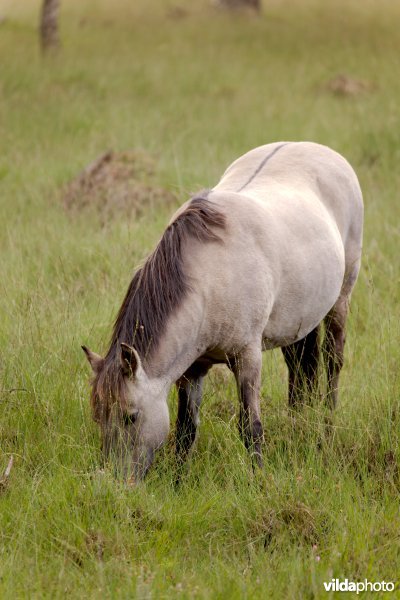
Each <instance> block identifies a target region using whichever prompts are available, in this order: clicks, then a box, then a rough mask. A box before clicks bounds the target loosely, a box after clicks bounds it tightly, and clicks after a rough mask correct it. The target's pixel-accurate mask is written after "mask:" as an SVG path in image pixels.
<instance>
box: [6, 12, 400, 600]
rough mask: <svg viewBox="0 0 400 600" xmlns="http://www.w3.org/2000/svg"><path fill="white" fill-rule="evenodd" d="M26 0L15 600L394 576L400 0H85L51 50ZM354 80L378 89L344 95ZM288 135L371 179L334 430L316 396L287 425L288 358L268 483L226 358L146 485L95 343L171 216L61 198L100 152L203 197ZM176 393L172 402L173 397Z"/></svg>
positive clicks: (10, 127) (10, 210)
mask: <svg viewBox="0 0 400 600" xmlns="http://www.w3.org/2000/svg"><path fill="white" fill-rule="evenodd" d="M14 4H15V5H13V6H12V5H11V2H8V3H6V4H5V6H4V8H3V9H2V13H1V14H4V16H6V17H7V19H6V20H5V21H4V22H3V23H1V24H0V55H1V56H2V57H3V60H2V64H1V68H0V144H1V147H0V190H1V199H0V202H1V235H0V252H1V254H0V255H1V260H0V289H1V293H0V315H1V321H0V343H1V346H0V347H1V355H0V361H1V362H0V369H1V385H0V389H1V396H0V469H3V468H5V466H6V464H7V462H8V458H9V455H10V454H13V455H14V456H15V464H14V468H13V471H12V473H11V477H10V481H9V485H8V487H7V489H5V490H3V491H2V492H0V597H1V598H19V597H30V598H58V597H60V598H64V597H66V596H67V597H68V596H69V597H72V598H78V597H79V598H80V597H82V598H83V597H85V598H86V597H87V598H99V597H105V598H111V597H113V598H129V597H138V598H147V597H149V598H150V597H153V598H175V597H182V598H224V599H225V598H227V599H228V598H229V599H231V598H277V599H280V598H298V599H300V598H301V599H302V598H324V597H326V596H329V595H328V594H326V592H325V591H324V587H323V582H324V581H329V580H330V579H331V578H332V577H339V578H344V577H347V578H349V579H354V580H363V579H365V578H368V579H369V580H372V581H381V580H386V581H396V578H397V577H398V573H399V570H400V537H399V531H400V513H399V489H400V474H399V473H400V449H399V438H398V435H399V426H400V408H399V396H400V376H399V364H400V350H399V339H400V325H399V315H400V310H399V309H400V270H399V258H398V257H399V235H400V233H399V222H400V208H399V189H400V168H399V165H400V138H399V131H400V108H399V107H400V78H399V77H398V66H399V61H398V57H399V53H400V38H399V36H398V19H399V16H400V9H399V6H398V5H397V3H395V2H389V1H378V0H368V1H365V2H362V3H361V2H358V1H357V0H349V1H346V2H345V1H344V0H338V1H337V2H333V1H332V2H324V3H320V2H316V1H313V0H304V1H300V0H292V1H290V0H287V1H285V2H278V0H273V1H272V2H266V3H265V7H264V8H265V10H264V14H263V16H262V17H261V18H260V19H256V18H252V17H250V16H248V15H247V16H242V17H240V16H235V15H233V16H230V15H224V14H222V13H218V12H214V11H213V10H212V9H210V8H209V7H208V6H207V3H206V2H194V1H193V2H191V3H184V2H181V6H185V7H186V8H187V9H188V11H189V14H188V16H187V17H186V18H182V19H172V18H166V16H165V14H166V11H167V9H168V7H171V6H173V5H174V3H173V2H169V1H167V0H162V1H161V0H160V2H158V3H155V2H153V3H152V4H153V5H155V6H154V7H153V6H152V5H151V3H148V2H144V0H138V1H137V2H134V3H133V2H128V1H124V2H122V1H121V2H118V3H117V2H115V3H112V2H106V1H105V0H102V1H101V2H96V3H95V2H85V3H81V2H78V1H77V0H71V1H70V2H64V3H63V10H62V15H61V24H62V40H63V48H62V51H61V53H60V54H59V55H58V56H57V57H55V58H54V59H50V60H42V58H41V57H40V55H39V52H38V43H37V33H36V21H37V12H38V9H39V6H38V4H39V3H38V2H33V1H26V2H24V3H14ZM0 16H1V15H0ZM341 72H344V73H347V74H349V75H350V76H353V77H356V78H360V79H365V80H369V81H372V82H373V83H374V84H375V86H376V87H375V89H374V91H372V92H370V93H364V94H359V95H356V96H354V97H345V98H341V97H337V96H334V95H332V94H330V93H329V92H327V91H325V90H324V89H323V85H324V83H325V82H326V81H328V80H329V79H330V78H332V77H334V76H335V75H337V74H338V73H341ZM280 139H291V140H299V139H308V140H314V141H317V142H320V143H325V144H327V145H329V146H331V147H333V148H335V149H336V150H338V151H339V152H342V153H343V154H344V155H345V156H346V157H347V158H348V159H349V160H350V162H351V163H352V164H353V166H354V168H355V169H356V171H357V173H358V175H359V178H360V181H361V184H362V188H363V190H364V196H365V205H366V221H365V250H364V259H363V268H362V272H361V274H360V278H359V282H358V284H357V287H356V290H355V293H354V297H353V304H352V311H351V316H350V320H349V327H348V342H347V346H346V364H345V368H344V370H343V376H342V396H341V404H340V406H339V408H338V410H337V413H336V415H335V421H334V434H333V436H332V438H331V439H330V440H327V441H325V443H324V444H322V447H321V444H320V443H319V442H320V439H321V435H323V419H324V411H323V409H322V407H319V406H315V407H314V408H313V409H308V410H306V411H304V413H303V414H300V415H299V416H298V417H297V418H296V419H295V422H294V423H293V422H292V420H291V419H290V417H289V415H288V414H287V409H286V401H285V395H286V373H285V368H284V365H283V361H282V358H281V355H280V353H279V351H278V352H270V353H268V354H267V355H266V356H265V365H264V371H263V389H262V393H263V396H264V398H265V401H264V402H263V422H264V427H265V432H266V444H265V469H264V472H263V473H258V474H256V475H253V474H252V471H251V468H250V466H249V461H248V458H247V455H246V453H245V451H244V449H243V448H242V445H241V443H240V442H239V440H238V437H237V433H236V425H235V419H236V415H235V413H236V412H237V402H236V397H235V390H234V385H233V382H232V381H231V379H230V378H229V376H228V375H227V374H225V373H224V372H223V371H221V370H217V371H216V372H215V373H212V374H211V375H210V377H209V379H208V383H207V387H206V392H205V399H204V406H203V409H202V424H201V427H200V436H199V440H198V444H197V448H196V451H195V453H194V455H193V457H192V459H191V462H190V465H189V468H188V471H187V473H186V475H185V478H184V481H183V483H182V485H181V487H180V489H178V490H176V489H175V488H174V486H173V477H174V468H173V455H172V449H171V448H172V438H171V444H170V445H169V446H168V447H167V448H166V449H165V450H164V451H163V452H161V453H160V456H159V457H158V460H157V463H156V465H155V467H154V469H153V470H152V471H151V473H150V474H149V476H148V479H147V480H146V483H145V485H143V486H140V487H138V488H137V489H135V490H132V489H126V488H125V487H124V486H122V485H121V484H118V483H116V482H115V481H114V480H113V479H112V478H111V477H109V476H108V475H105V476H100V474H99V473H98V465H99V458H100V456H99V438H98V432H97V430H96V427H95V425H94V424H93V423H92V422H91V417H90V411H89V402H88V392H89V388H88V377H89V373H88V368H87V364H86V361H85V360H84V357H83V354H82V351H81V350H80V344H81V343H88V344H89V345H90V346H91V347H93V349H94V350H96V351H104V349H105V347H106V343H107V339H108V336H109V334H110V331H111V323H112V319H113V317H114V315H115V313H116V310H117V309H118V307H119V305H120V302H121V301H122V297H123V295H124V292H125V289H126V287H127V284H128V282H129V280H130V276H131V274H132V270H133V267H134V265H136V264H137V263H138V262H139V261H140V259H141V258H142V257H143V256H145V255H146V253H147V252H148V251H149V250H150V249H151V248H152V246H153V245H154V243H155V242H156V240H157V238H158V237H159V236H160V234H161V232H162V231H163V228H164V227H165V225H166V223H167V220H168V218H169V215H168V211H166V210H161V209H160V211H159V212H158V213H157V214H153V213H152V214H149V215H146V216H144V217H142V218H141V219H140V220H138V221H136V222H135V221H133V220H132V221H131V222H127V220H126V219H123V218H121V219H119V220H118V219H116V220H113V221H112V222H110V223H109V224H107V226H106V227H100V226H99V222H98V219H96V218H95V216H94V215H93V214H89V213H87V212H86V213H82V214H81V215H80V216H79V217H78V218H75V219H71V218H70V217H69V216H68V215H66V214H65V212H64V211H63V209H62V207H61V205H60V201H59V189H60V188H61V187H62V185H63V184H64V183H65V182H66V181H68V180H69V179H70V178H71V177H73V176H74V175H75V174H76V173H77V172H78V171H79V170H80V169H81V168H83V167H84V166H85V165H87V164H88V163H89V162H91V161H92V160H93V159H94V158H95V157H96V156H97V155H99V154H100V153H101V152H103V151H104V150H106V149H108V148H113V149H115V150H117V151H120V150H125V149H129V148H139V149H143V150H145V151H146V152H148V153H150V154H152V155H154V156H155V157H156V161H157V163H156V164H157V173H156V178H157V181H158V183H159V185H163V186H165V187H167V188H169V189H171V190H173V191H175V192H177V194H178V195H179V197H180V198H181V200H182V201H184V200H185V199H186V198H187V197H188V194H189V193H190V192H192V191H195V190H196V189H198V188H202V187H205V186H209V185H212V184H213V183H214V182H215V181H216V180H217V179H218V177H219V176H220V174H221V172H222V171H223V169H224V168H225V167H226V166H227V164H229V162H230V161H232V160H233V159H234V158H235V157H237V156H238V155H239V154H241V153H243V152H244V151H246V150H248V149H250V148H251V147H254V146H256V145H258V144H261V143H266V142H269V141H273V140H280ZM170 406H171V414H172V415H174V414H175V411H176V397H175V395H174V393H172V394H171V401H170ZM378 596H379V594H374V597H378ZM394 596H396V593H394V594H392V596H391V597H394ZM330 597H332V595H331V596H330Z"/></svg>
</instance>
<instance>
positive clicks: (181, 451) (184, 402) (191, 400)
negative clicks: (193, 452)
mask: <svg viewBox="0 0 400 600" xmlns="http://www.w3.org/2000/svg"><path fill="white" fill-rule="evenodd" d="M176 385H177V388H178V416H177V419H176V453H177V456H178V459H179V460H181V461H183V460H184V459H185V458H186V456H187V454H188V452H189V450H190V448H191V447H192V445H193V442H194V440H195V439H196V431H197V427H198V425H199V422H200V419H199V409H200V404H201V398H202V394H203V377H199V378H197V379H187V378H185V377H182V378H181V379H179V380H178V381H177V382H176Z"/></svg>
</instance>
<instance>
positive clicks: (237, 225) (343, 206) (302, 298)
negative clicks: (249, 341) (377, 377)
mask: <svg viewBox="0 0 400 600" xmlns="http://www.w3.org/2000/svg"><path fill="white" fill-rule="evenodd" d="M208 198H209V200H210V201H212V202H213V203H215V204H216V205H217V206H219V207H220V208H221V211H222V212H224V213H225V215H226V217H227V232H226V234H225V237H224V244H223V245H221V246H220V247H216V246H213V247H204V248H203V249H199V252H200V253H201V255H202V256H201V257H200V258H199V257H197V258H196V261H195V262H196V265H195V266H194V267H193V268H194V270H195V271H196V272H197V274H198V275H200V274H201V275H200V279H201V280H202V282H203V283H202V284H201V285H204V286H206V287H207V290H208V291H206V292H205V294H204V296H205V297H207V296H209V297H210V298H211V297H212V302H211V305H212V307H213V311H214V313H215V314H217V313H218V310H217V311H216V307H219V308H220V312H219V315H222V314H224V310H225V307H226V302H227V299H229V303H230V313H231V315H232V323H233V322H234V323H235V328H234V330H235V331H236V329H237V328H238V325H237V324H240V323H241V324H242V326H243V327H242V329H243V331H244V330H245V329H246V330H247V331H248V332H250V331H251V330H254V331H255V330H257V329H258V330H259V329H262V331H263V337H264V338H267V339H268V340H269V343H270V345H271V346H275V345H284V344H285V343H289V342H291V341H294V340H295V339H301V338H302V337H303V336H304V335H306V334H307V333H308V332H309V331H311V329H312V328H313V327H315V326H316V325H317V324H318V323H319V322H320V321H321V320H322V319H323V317H324V316H325V315H326V314H327V312H328V311H329V310H330V308H331V307H332V306H333V304H334V303H335V302H336V300H337V298H338V296H339V294H340V292H341V289H342V286H343V282H344V281H345V280H346V273H348V275H349V276H350V277H351V279H352V283H351V286H352V285H353V284H354V282H355V279H356V277H357V274H358V268H359V260H360V255H361V235H362V197H361V191H360V188H359V185H358V181H357V177H356V175H355V173H354V171H353V169H352V168H351V166H350V165H349V163H348V162H347V161H346V160H345V159H344V158H343V157H341V156H340V155H339V154H337V153H336V152H334V151H332V150H330V149H329V148H326V147H324V146H319V145H318V144H312V143H307V142H306V143H291V142H280V143H276V144H269V145H267V146H261V147H259V148H256V149H254V150H252V151H250V152H249V153H247V154H245V155H244V156H242V157H240V158H239V159H238V160H236V161H235V162H234V163H233V164H232V165H231V166H230V167H228V169H227V170H226V172H225V174H224V175H223V177H222V179H221V181H220V182H219V183H218V184H217V185H216V186H215V187H214V188H213V189H212V190H211V193H210V194H209V196H208ZM349 269H351V270H352V272H351V273H350V274H349ZM209 284H210V285H209ZM225 318H227V321H229V315H228V316H226V315H225ZM218 319H219V321H220V322H221V317H220V316H219V317H218ZM239 328H240V327H239ZM215 330H216V331H217V327H215ZM232 331H233V330H232ZM235 343H236V342H235ZM238 343H239V342H238Z"/></svg>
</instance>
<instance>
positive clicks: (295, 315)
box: [263, 243, 345, 348]
mask: <svg viewBox="0 0 400 600" xmlns="http://www.w3.org/2000/svg"><path fill="white" fill-rule="evenodd" d="M307 267H308V268H307ZM307 267H305V266H304V265H302V266H299V268H298V270H297V272H296V270H293V271H292V272H293V273H295V276H293V277H291V278H290V279H288V280H286V281H284V282H283V283H282V285H281V286H280V287H279V289H278V293H277V295H276V297H275V300H274V303H273V306H272V310H271V312H270V314H269V316H268V320H267V322H266V326H265V328H264V331H263V340H264V347H265V348H275V347H277V346H285V345H289V344H292V343H293V342H296V341H298V340H301V339H302V338H304V337H305V336H306V335H307V334H308V333H310V331H312V330H313V329H314V328H315V327H316V326H317V325H318V324H319V323H320V322H321V321H322V320H323V319H324V317H325V316H326V315H327V314H328V312H329V311H330V309H331V308H332V307H333V305H334V304H335V302H336V300H337V299H338V297H339V294H340V290H341V287H342V284H343V278H344V272H345V260H344V249H343V246H342V245H341V244H340V243H337V244H333V245H332V247H331V249H330V251H329V252H326V253H325V254H324V252H322V255H321V256H319V257H318V256H317V255H316V256H315V257H314V259H313V260H310V262H309V264H308V265H307Z"/></svg>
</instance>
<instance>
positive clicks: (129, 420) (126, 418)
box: [122, 410, 139, 425]
mask: <svg viewBox="0 0 400 600" xmlns="http://www.w3.org/2000/svg"><path fill="white" fill-rule="evenodd" d="M138 412H139V411H138V410H134V411H133V412H131V413H130V414H128V413H125V414H124V415H123V417H122V420H123V422H124V425H133V423H134V422H135V421H136V419H137V416H138Z"/></svg>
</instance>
